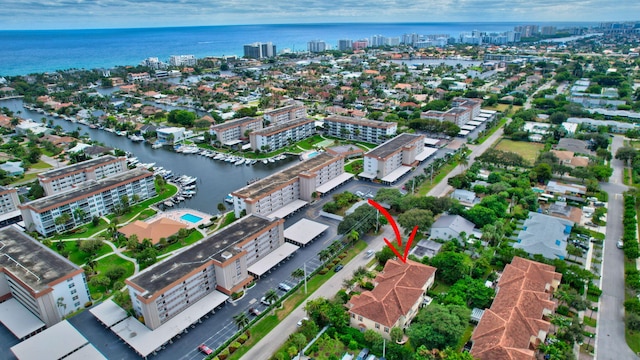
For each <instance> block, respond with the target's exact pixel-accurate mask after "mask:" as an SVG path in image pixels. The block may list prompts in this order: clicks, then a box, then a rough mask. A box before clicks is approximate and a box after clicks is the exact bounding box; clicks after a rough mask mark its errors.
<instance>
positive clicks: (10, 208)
mask: <svg viewBox="0 0 640 360" xmlns="http://www.w3.org/2000/svg"><path fill="white" fill-rule="evenodd" d="M18 205H20V198H18V190H17V189H15V188H8V187H4V186H0V218H1V215H4V214H9V213H11V212H14V211H18V210H19V209H18Z"/></svg>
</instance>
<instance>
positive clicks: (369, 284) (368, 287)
mask: <svg viewBox="0 0 640 360" xmlns="http://www.w3.org/2000/svg"><path fill="white" fill-rule="evenodd" d="M373 287H374V286H373V283H372V282H371V281H367V282H365V283H364V284H362V288H363V289H365V290H373Z"/></svg>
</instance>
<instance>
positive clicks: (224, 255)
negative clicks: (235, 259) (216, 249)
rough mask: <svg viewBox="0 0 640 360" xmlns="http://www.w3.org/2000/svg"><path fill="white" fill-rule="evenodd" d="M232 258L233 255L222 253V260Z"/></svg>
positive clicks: (226, 252)
mask: <svg viewBox="0 0 640 360" xmlns="http://www.w3.org/2000/svg"><path fill="white" fill-rule="evenodd" d="M232 256H233V254H232V253H230V252H228V251H225V252H223V253H222V258H223V259H225V260H229V259H231V257H232Z"/></svg>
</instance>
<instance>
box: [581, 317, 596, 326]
mask: <svg viewBox="0 0 640 360" xmlns="http://www.w3.org/2000/svg"><path fill="white" fill-rule="evenodd" d="M583 321H584V324H585V325H587V326H591V327H593V328H594V327H596V319H592V318H590V317H588V316H585V317H584V319H583Z"/></svg>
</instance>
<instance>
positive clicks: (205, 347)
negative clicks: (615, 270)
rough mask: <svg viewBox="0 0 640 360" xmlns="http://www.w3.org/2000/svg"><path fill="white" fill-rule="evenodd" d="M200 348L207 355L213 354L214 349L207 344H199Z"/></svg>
mask: <svg viewBox="0 0 640 360" xmlns="http://www.w3.org/2000/svg"><path fill="white" fill-rule="evenodd" d="M198 350H200V351H201V352H203V353H204V354H205V355H211V354H213V350H211V349H209V347H208V346H207V345H205V344H202V345H200V346H198Z"/></svg>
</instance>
